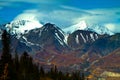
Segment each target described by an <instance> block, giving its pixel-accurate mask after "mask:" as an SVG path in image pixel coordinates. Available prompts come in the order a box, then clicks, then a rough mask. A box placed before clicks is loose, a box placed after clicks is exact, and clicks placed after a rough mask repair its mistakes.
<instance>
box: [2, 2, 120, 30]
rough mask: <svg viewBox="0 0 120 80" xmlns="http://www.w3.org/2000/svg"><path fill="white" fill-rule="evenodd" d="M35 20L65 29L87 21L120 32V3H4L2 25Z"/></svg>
mask: <svg viewBox="0 0 120 80" xmlns="http://www.w3.org/2000/svg"><path fill="white" fill-rule="evenodd" d="M24 18H33V19H36V20H39V21H40V22H44V23H46V22H51V23H54V24H56V25H57V26H59V27H61V28H65V27H68V26H70V25H73V24H77V23H79V22H80V21H83V20H84V21H85V22H86V23H87V24H88V25H91V24H101V25H104V26H106V27H108V28H109V29H110V30H112V31H114V32H120V0H0V23H1V24H3V23H6V22H10V21H12V20H16V19H24Z"/></svg>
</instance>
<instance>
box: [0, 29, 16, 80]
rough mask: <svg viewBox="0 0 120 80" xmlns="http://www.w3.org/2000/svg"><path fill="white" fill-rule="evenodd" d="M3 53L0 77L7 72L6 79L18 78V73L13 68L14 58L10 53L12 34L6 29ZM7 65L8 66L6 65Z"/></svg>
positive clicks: (0, 62)
mask: <svg viewBox="0 0 120 80" xmlns="http://www.w3.org/2000/svg"><path fill="white" fill-rule="evenodd" d="M2 46H3V48H2V55H1V60H0V77H1V76H2V75H3V74H4V73H5V72H4V71H6V72H7V76H6V77H7V78H5V80H16V75H15V72H14V69H13V67H14V66H13V60H12V56H11V54H10V34H9V33H7V31H6V30H4V31H3V34H2ZM6 65H7V67H6Z"/></svg>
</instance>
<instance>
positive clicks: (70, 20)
mask: <svg viewBox="0 0 120 80" xmlns="http://www.w3.org/2000/svg"><path fill="white" fill-rule="evenodd" d="M118 13H120V8H109V9H108V8H106V9H89V10H83V9H78V8H74V7H70V6H64V5H61V6H60V7H59V8H57V9H52V10H49V9H48V10H47V9H44V8H43V9H42V8H41V7H39V8H37V9H30V10H25V11H23V13H21V14H34V15H35V16H36V18H37V19H38V20H39V21H41V22H44V23H46V22H51V23H55V24H56V25H58V26H60V27H62V28H64V27H68V26H70V25H73V24H77V23H79V22H80V21H83V20H84V21H86V22H87V24H88V25H91V24H101V25H106V26H107V27H109V26H112V27H115V28H117V29H118V28H119V27H118V22H117V20H119V19H120V14H118ZM21 14H20V15H21ZM109 24H112V25H109ZM113 24H114V26H113ZM112 27H111V28H109V29H112ZM114 30H116V29H114ZM118 31H119V30H118Z"/></svg>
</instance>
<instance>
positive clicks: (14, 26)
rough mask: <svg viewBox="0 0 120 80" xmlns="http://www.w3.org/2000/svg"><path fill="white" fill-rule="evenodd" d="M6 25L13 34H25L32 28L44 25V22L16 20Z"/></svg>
mask: <svg viewBox="0 0 120 80" xmlns="http://www.w3.org/2000/svg"><path fill="white" fill-rule="evenodd" d="M5 27H6V28H7V30H10V31H11V33H12V34H24V33H25V32H26V31H29V30H31V29H35V28H40V27H42V24H40V22H39V21H37V20H14V21H12V22H11V23H10V24H7V25H6V26H5Z"/></svg>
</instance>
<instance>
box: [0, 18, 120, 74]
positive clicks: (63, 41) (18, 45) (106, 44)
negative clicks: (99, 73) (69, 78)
mask: <svg viewBox="0 0 120 80" xmlns="http://www.w3.org/2000/svg"><path fill="white" fill-rule="evenodd" d="M29 26H30V27H29ZM3 29H6V30H7V31H9V32H10V34H11V53H14V52H15V51H16V52H17V53H19V54H21V53H23V52H24V51H27V52H28V53H29V54H30V55H31V56H32V57H33V58H34V62H36V63H39V64H40V65H44V66H52V65H56V66H58V68H59V69H60V70H63V71H65V70H66V71H67V70H70V71H72V70H79V69H82V70H84V71H87V72H93V71H94V67H96V66H97V67H98V66H99V67H100V68H101V69H103V71H105V70H106V71H113V72H120V71H119V70H116V69H114V67H115V66H117V63H118V65H119V61H120V59H119V58H118V57H117V56H116V55H119V48H120V33H117V34H115V33H113V32H111V31H110V30H109V29H107V28H106V27H105V26H101V25H99V24H93V25H92V26H87V24H86V22H85V21H81V22H80V23H78V24H76V25H72V26H70V27H68V28H65V29H61V28H59V27H58V26H56V25H55V24H51V23H46V24H40V23H39V24H38V22H35V21H29V20H19V21H13V22H11V23H8V24H5V25H3V26H2V27H1V29H0V36H1V34H2V31H3ZM0 48H1V49H0V50H2V45H1V38H0ZM116 52H118V53H116ZM110 59H113V61H115V62H116V64H115V65H111V64H112V63H111V62H110ZM102 61H103V62H102ZM106 65H109V67H110V66H111V67H113V69H112V70H111V68H107V69H105V67H106ZM118 67H119V66H118ZM115 68H116V67H115Z"/></svg>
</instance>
